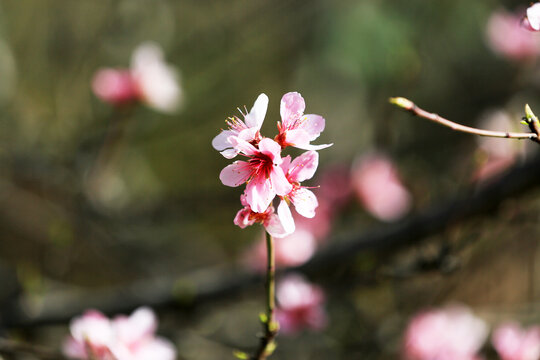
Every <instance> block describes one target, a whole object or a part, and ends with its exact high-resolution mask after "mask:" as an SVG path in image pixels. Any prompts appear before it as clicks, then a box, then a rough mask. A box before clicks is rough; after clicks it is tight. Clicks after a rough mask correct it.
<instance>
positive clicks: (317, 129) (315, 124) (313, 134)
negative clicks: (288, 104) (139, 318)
mask: <svg viewBox="0 0 540 360" xmlns="http://www.w3.org/2000/svg"><path fill="white" fill-rule="evenodd" d="M324 125H325V120H324V118H323V117H322V116H320V115H313V114H310V115H304V117H303V118H302V121H301V122H300V125H299V128H300V129H303V130H305V131H306V132H307V133H308V134H309V136H310V139H309V140H311V141H313V140H315V139H316V138H318V137H319V135H320V134H321V132H322V131H323V130H324Z"/></svg>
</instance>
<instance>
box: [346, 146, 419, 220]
mask: <svg viewBox="0 0 540 360" xmlns="http://www.w3.org/2000/svg"><path fill="white" fill-rule="evenodd" d="M351 177H352V186H353V189H354V191H355V192H356V196H357V197H358V199H359V200H360V202H361V203H362V205H363V206H364V207H365V209H366V210H367V211H368V212H369V213H371V214H372V215H373V216H375V217H376V218H378V219H379V220H382V221H395V220H398V219H399V218H401V217H402V216H404V215H405V214H406V213H407V212H408V211H409V209H410V207H411V203H412V199H411V195H410V194H409V192H408V191H407V189H406V188H405V187H404V186H403V184H402V182H401V179H400V178H399V175H398V171H397V169H396V167H395V166H394V164H393V163H392V161H391V160H390V159H389V158H387V157H386V156H385V155H382V154H377V153H375V154H370V155H366V156H363V157H361V158H360V159H357V160H356V161H355V163H354V164H353V170H352V174H351Z"/></svg>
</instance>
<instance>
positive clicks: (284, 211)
mask: <svg viewBox="0 0 540 360" xmlns="http://www.w3.org/2000/svg"><path fill="white" fill-rule="evenodd" d="M277 213H278V216H279V220H280V221H281V224H282V225H283V228H284V229H285V231H286V232H287V233H289V234H292V233H293V232H294V229H295V226H294V219H293V217H292V214H291V209H289V205H287V202H286V201H285V200H281V202H280V203H279V206H278V209H277Z"/></svg>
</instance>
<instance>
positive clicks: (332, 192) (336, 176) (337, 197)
mask: <svg viewBox="0 0 540 360" xmlns="http://www.w3.org/2000/svg"><path fill="white" fill-rule="evenodd" d="M317 184H319V186H320V189H319V190H318V191H317V197H318V198H319V199H320V202H326V203H327V204H328V205H329V207H330V208H331V210H332V211H333V212H337V211H339V210H340V209H341V208H342V207H343V206H345V205H346V204H347V203H348V202H349V201H350V198H351V195H352V185H351V172H350V167H348V166H345V165H339V164H337V165H333V166H330V167H326V168H325V169H324V171H323V172H322V174H321V175H320V176H319V177H318V178H317Z"/></svg>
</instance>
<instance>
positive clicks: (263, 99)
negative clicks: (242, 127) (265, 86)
mask: <svg viewBox="0 0 540 360" xmlns="http://www.w3.org/2000/svg"><path fill="white" fill-rule="evenodd" d="M267 108H268V96H266V94H264V93H263V94H260V95H259V97H258V98H257V100H255V103H254V104H253V107H252V108H251V111H250V112H249V114H247V115H246V118H245V120H246V125H247V126H248V127H250V128H256V129H257V130H259V129H260V128H261V126H262V124H263V122H264V117H265V116H266V110H267Z"/></svg>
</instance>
